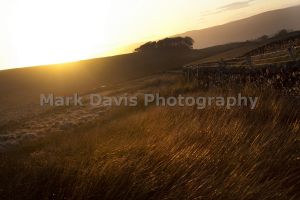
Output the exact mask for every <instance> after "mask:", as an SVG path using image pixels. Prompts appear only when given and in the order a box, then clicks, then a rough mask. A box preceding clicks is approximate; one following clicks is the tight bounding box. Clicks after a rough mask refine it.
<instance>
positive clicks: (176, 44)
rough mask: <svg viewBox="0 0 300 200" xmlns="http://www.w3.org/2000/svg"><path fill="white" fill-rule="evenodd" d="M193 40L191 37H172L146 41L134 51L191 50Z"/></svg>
mask: <svg viewBox="0 0 300 200" xmlns="http://www.w3.org/2000/svg"><path fill="white" fill-rule="evenodd" d="M193 44H194V40H193V39H192V38H191V37H174V38H165V39H162V40H159V41H157V42H155V41H154V42H147V43H146V44H143V45H142V46H140V47H139V48H137V49H135V51H136V52H155V51H166V52H167V51H172V50H191V49H193Z"/></svg>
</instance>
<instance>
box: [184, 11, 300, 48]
mask: <svg viewBox="0 0 300 200" xmlns="http://www.w3.org/2000/svg"><path fill="white" fill-rule="evenodd" d="M298 19H300V6H295V7H290V8H285V9H280V10H274V11H269V12H265V13H262V14H259V15H255V16H252V17H249V18H246V19H242V20H238V21H234V22H230V23H228V24H224V25H220V26H215V27H211V28H207V29H202V30H194V31H189V32H186V33H183V34H180V35H179V36H189V37H192V38H193V39H194V40H195V45H194V46H195V48H204V47H208V46H214V45H220V44H225V43H230V42H238V41H245V40H249V39H255V38H258V37H260V36H262V35H272V34H274V33H276V32H277V31H278V30H281V29H292V30H299V29H300V23H299V22H298Z"/></svg>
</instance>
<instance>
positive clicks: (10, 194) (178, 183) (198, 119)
mask: <svg viewBox="0 0 300 200" xmlns="http://www.w3.org/2000/svg"><path fill="white" fill-rule="evenodd" d="M224 88H229V87H228V86H226V85H224ZM125 91H126V92H128V93H133V92H135V91H140V92H145V93H146V92H160V94H161V95H166V96H170V95H178V94H184V95H197V96H217V95H220V94H221V95H225V96H226V95H236V94H238V93H240V92H241V93H242V94H243V95H246V96H247V95H249V96H258V97H260V99H259V105H258V107H257V108H256V109H255V110H250V109H248V108H235V109H231V110H227V109H226V108H216V107H209V108H207V109H204V110H197V109H195V108H189V107H154V106H152V107H148V108H144V107H142V106H140V107H135V108H113V109H111V110H110V111H109V112H108V113H106V114H105V115H104V116H102V117H101V118H100V119H98V120H97V121H95V122H93V123H91V124H90V125H85V126H83V127H79V128H77V129H76V130H74V131H69V132H66V133H63V134H52V135H50V136H48V137H45V138H44V139H43V140H40V141H36V142H30V143H29V142H28V143H24V144H23V146H22V147H20V148H18V149H16V150H15V151H13V152H8V153H2V154H1V157H0V159H1V162H0V198H1V199H113V200H116V199H214V200H215V199H282V200H283V199H284V200H286V199H295V200H296V199H299V198H300V191H299V187H300V137H299V129H300V112H299V109H298V108H299V106H300V102H299V99H297V98H295V97H289V96H280V95H279V94H278V92H277V91H274V90H272V89H267V91H266V90H261V89H259V88H256V89H253V87H252V86H251V85H246V86H245V87H243V88H235V87H232V88H231V89H222V88H219V89H214V90H213V89H211V90H209V91H205V92H204V91H199V89H197V88H196V87H195V86H194V85H193V84H189V85H186V84H184V83H183V82H181V81H180V77H179V76H177V75H169V76H165V75H162V76H160V77H155V78H153V79H152V78H147V79H145V80H140V81H138V82H136V83H132V85H130V84H129V85H127V86H125V88H123V89H120V90H119V91H115V92H116V93H118V92H125Z"/></svg>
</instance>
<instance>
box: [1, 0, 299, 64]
mask: <svg viewBox="0 0 300 200" xmlns="http://www.w3.org/2000/svg"><path fill="white" fill-rule="evenodd" d="M299 3H300V1H299V0H284V1H283V0H272V1H266V0H249V1H243V0H241V1H239V0H233V1H232V0H208V1H206V0H188V1H187V0H172V1H171V0H164V1H162V0H147V1H146V0H105V1H104V0H0V69H6V68H12V67H20V66H32V65H41V64H49V63H59V62H66V61H75V60H80V59H87V58H92V57H100V56H107V55H112V54H117V53H126V48H121V47H127V46H128V45H130V44H134V43H139V42H144V41H148V40H155V39H159V38H162V37H166V36H170V35H174V34H177V33H182V32H185V31H189V30H195V29H201V28H205V27H210V26H214V25H218V24H223V23H226V22H229V21H233V20H237V19H241V18H245V17H248V16H251V15H255V14H258V13H261V12H264V11H267V10H274V9H279V8H284V7H289V6H293V5H297V4H299Z"/></svg>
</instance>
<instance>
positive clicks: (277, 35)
mask: <svg viewBox="0 0 300 200" xmlns="http://www.w3.org/2000/svg"><path fill="white" fill-rule="evenodd" d="M288 33H289V31H288V30H286V29H282V30H280V31H278V33H276V34H275V37H281V36H285V35H287V34H288Z"/></svg>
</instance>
